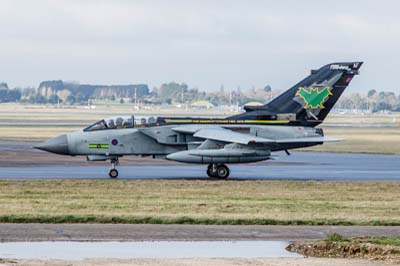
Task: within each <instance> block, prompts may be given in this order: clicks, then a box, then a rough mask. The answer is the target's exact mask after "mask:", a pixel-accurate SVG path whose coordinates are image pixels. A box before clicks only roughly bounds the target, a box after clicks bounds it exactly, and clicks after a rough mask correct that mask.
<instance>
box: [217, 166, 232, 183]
mask: <svg viewBox="0 0 400 266" xmlns="http://www.w3.org/2000/svg"><path fill="white" fill-rule="evenodd" d="M230 172H231V171H230V170H229V168H228V166H226V165H225V164H220V165H218V166H217V173H216V176H215V177H216V178H218V179H227V178H228V177H229V174H230Z"/></svg>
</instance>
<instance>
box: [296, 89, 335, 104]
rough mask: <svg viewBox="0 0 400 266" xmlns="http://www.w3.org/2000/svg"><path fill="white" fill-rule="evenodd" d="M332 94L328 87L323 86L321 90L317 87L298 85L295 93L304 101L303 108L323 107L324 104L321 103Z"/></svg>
mask: <svg viewBox="0 0 400 266" xmlns="http://www.w3.org/2000/svg"><path fill="white" fill-rule="evenodd" d="M331 95H332V92H331V90H330V89H329V87H324V88H323V89H322V90H318V88H309V89H306V88H303V87H300V88H299V90H298V91H297V93H296V96H298V97H300V98H301V99H303V101H304V102H305V104H306V105H305V106H304V109H323V108H325V106H324V105H323V103H324V102H325V101H326V100H327V99H328V97H329V96H331Z"/></svg>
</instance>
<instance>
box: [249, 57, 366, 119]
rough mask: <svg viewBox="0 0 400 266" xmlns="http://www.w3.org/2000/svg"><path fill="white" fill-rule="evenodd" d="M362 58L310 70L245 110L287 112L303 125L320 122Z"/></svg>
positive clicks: (356, 69)
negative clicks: (287, 87) (284, 88)
mask: <svg viewBox="0 0 400 266" xmlns="http://www.w3.org/2000/svg"><path fill="white" fill-rule="evenodd" d="M362 63H363V62H347V63H332V64H328V65H325V66H323V67H321V68H320V69H318V70H311V74H310V75H309V76H308V77H306V78H305V79H303V80H302V81H300V82H299V83H297V84H296V85H294V86H293V87H292V88H290V89H289V90H287V91H285V92H284V93H282V94H281V95H279V96H278V97H276V98H275V99H273V100H272V101H271V102H269V103H267V104H266V105H264V106H260V107H253V108H251V107H250V108H245V109H246V111H247V112H253V111H256V112H257V113H269V114H276V115H279V114H287V115H288V116H289V115H290V117H295V120H296V121H297V122H300V123H301V124H303V125H311V126H315V125H318V124H319V123H321V122H322V121H323V120H324V119H325V118H326V116H327V115H328V113H329V111H330V110H331V109H332V107H333V106H334V105H335V103H336V102H337V100H338V99H339V97H340V95H342V93H343V91H344V90H345V89H346V87H347V86H348V85H349V83H350V81H351V80H352V78H353V77H354V76H355V75H357V74H358V73H359V72H358V70H359V69H360V67H361V65H362Z"/></svg>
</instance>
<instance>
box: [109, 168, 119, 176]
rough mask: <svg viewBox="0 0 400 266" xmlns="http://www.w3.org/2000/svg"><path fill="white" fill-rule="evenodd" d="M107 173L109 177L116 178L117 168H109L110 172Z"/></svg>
mask: <svg viewBox="0 0 400 266" xmlns="http://www.w3.org/2000/svg"><path fill="white" fill-rule="evenodd" d="M108 175H109V177H110V178H117V177H118V171H117V169H111V170H110V172H108Z"/></svg>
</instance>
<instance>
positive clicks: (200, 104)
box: [190, 101, 215, 109]
mask: <svg viewBox="0 0 400 266" xmlns="http://www.w3.org/2000/svg"><path fill="white" fill-rule="evenodd" d="M190 107H192V108H196V109H211V108H214V107H215V106H214V105H213V104H212V103H210V102H208V101H197V102H193V103H191V104H190Z"/></svg>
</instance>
